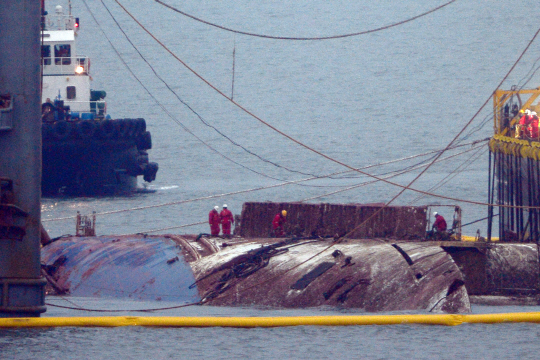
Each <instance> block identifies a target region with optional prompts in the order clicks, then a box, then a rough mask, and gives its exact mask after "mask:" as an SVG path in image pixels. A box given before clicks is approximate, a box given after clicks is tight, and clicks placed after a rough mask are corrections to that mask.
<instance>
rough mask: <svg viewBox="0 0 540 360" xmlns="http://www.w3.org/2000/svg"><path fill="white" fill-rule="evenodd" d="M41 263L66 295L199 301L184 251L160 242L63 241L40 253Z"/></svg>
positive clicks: (137, 237)
mask: <svg viewBox="0 0 540 360" xmlns="http://www.w3.org/2000/svg"><path fill="white" fill-rule="evenodd" d="M171 259H175V261H170V260H171ZM42 262H43V264H44V268H45V269H46V271H47V273H48V275H49V276H51V277H52V278H53V280H54V281H55V283H56V286H57V287H59V288H61V289H65V290H68V291H69V293H70V294H71V295H76V296H108V297H127V298H133V299H148V300H168V301H181V302H186V301H197V300H198V295H197V291H196V290H192V289H189V285H190V284H192V283H193V282H194V281H195V278H194V277H193V273H192V271H191V268H190V266H189V265H188V263H187V262H186V261H185V260H184V255H183V249H182V248H181V246H180V245H178V244H177V243H176V242H174V241H172V240H171V239H170V238H167V237H165V236H143V235H131V236H100V237H67V238H62V239H59V240H57V241H55V242H53V243H51V244H49V245H47V246H45V247H43V249H42Z"/></svg>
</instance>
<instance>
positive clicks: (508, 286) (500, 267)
mask: <svg viewBox="0 0 540 360" xmlns="http://www.w3.org/2000/svg"><path fill="white" fill-rule="evenodd" d="M486 263H487V266H486V281H487V283H488V284H489V287H490V289H489V291H490V293H491V294H535V293H538V292H539V290H540V288H539V269H538V267H539V264H538V248H537V245H536V244H497V245H493V246H492V247H491V248H490V249H489V250H488V251H487V252H486Z"/></svg>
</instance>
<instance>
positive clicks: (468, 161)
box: [409, 147, 489, 205]
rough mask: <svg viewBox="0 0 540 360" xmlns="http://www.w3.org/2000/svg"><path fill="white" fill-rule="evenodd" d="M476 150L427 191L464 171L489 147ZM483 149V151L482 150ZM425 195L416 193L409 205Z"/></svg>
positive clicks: (438, 186)
mask: <svg viewBox="0 0 540 360" xmlns="http://www.w3.org/2000/svg"><path fill="white" fill-rule="evenodd" d="M474 150H476V152H475V153H474V154H472V155H471V156H470V157H469V158H468V159H466V160H465V161H463V162H462V163H461V164H460V165H459V166H458V167H456V168H455V169H453V170H452V171H451V172H450V173H448V174H447V175H446V176H445V177H444V178H442V179H441V180H439V182H437V184H435V185H433V186H432V187H430V188H429V190H428V191H430V192H432V191H435V190H437V189H439V188H440V187H441V186H443V185H445V184H446V183H448V181H450V180H452V179H453V178H454V177H456V176H457V175H458V174H459V173H461V172H463V171H465V170H466V169H467V168H468V167H469V166H470V165H472V164H473V163H474V162H476V161H477V160H478V159H480V157H481V156H482V155H483V154H485V152H486V151H488V150H489V149H483V148H482V147H478V148H476V149H474ZM482 150H483V151H482ZM461 168H463V170H461V171H460V169H461ZM425 197H426V196H425V195H423V194H421V195H418V196H417V197H416V198H414V199H413V200H411V201H410V202H409V205H410V204H414V203H416V202H418V201H420V200H421V199H423V198H425Z"/></svg>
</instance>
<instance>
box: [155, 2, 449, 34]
mask: <svg viewBox="0 0 540 360" xmlns="http://www.w3.org/2000/svg"><path fill="white" fill-rule="evenodd" d="M154 1H155V2H157V3H158V4H160V5H163V6H165V7H167V8H169V9H171V10H173V11H175V12H177V13H179V14H181V15H184V16H186V17H188V18H190V19H193V20H195V21H198V22H200V23H203V24H206V25H209V26H213V27H215V28H218V29H221V30H225V31H229V32H232V33H235V34H240V35H247V36H253V37H258V38H263V39H274V40H295V41H314V40H334V39H343V38H347V37H353V36H360V35H366V34H371V33H374V32H378V31H382V30H387V29H390V28H393V27H396V26H399V25H403V24H406V23H409V22H411V21H414V20H416V19H419V18H421V17H424V16H426V15H429V14H431V13H434V12H436V11H438V10H440V9H442V8H444V7H446V6H448V5H450V4H452V3H453V2H455V1H456V0H451V1H449V2H447V3H444V4H442V5H440V6H437V7H436V8H433V9H431V10H429V11H426V12H424V13H421V14H419V15H416V16H413V17H411V18H409V19H406V20H402V21H399V22H396V23H393V24H390V25H385V26H381V27H378V28H375V29H371V30H365V31H359V32H355V33H349V34H342V35H332V36H319V37H288V36H272V35H264V34H256V33H250V32H246V31H240V30H234V29H231V28H228V27H225V26H221V25H218V24H214V23H211V22H209V21H206V20H203V19H200V18H198V17H195V16H193V15H190V14H188V13H186V12H184V11H182V10H180V9H178V8H175V7H173V6H171V5H168V4H165V3H164V2H163V1H160V0H154Z"/></svg>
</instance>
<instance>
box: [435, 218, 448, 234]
mask: <svg viewBox="0 0 540 360" xmlns="http://www.w3.org/2000/svg"><path fill="white" fill-rule="evenodd" d="M433 227H434V228H436V229H437V231H438V232H443V231H446V220H444V218H443V217H442V215H439V214H437V215H436V216H435V223H433Z"/></svg>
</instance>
